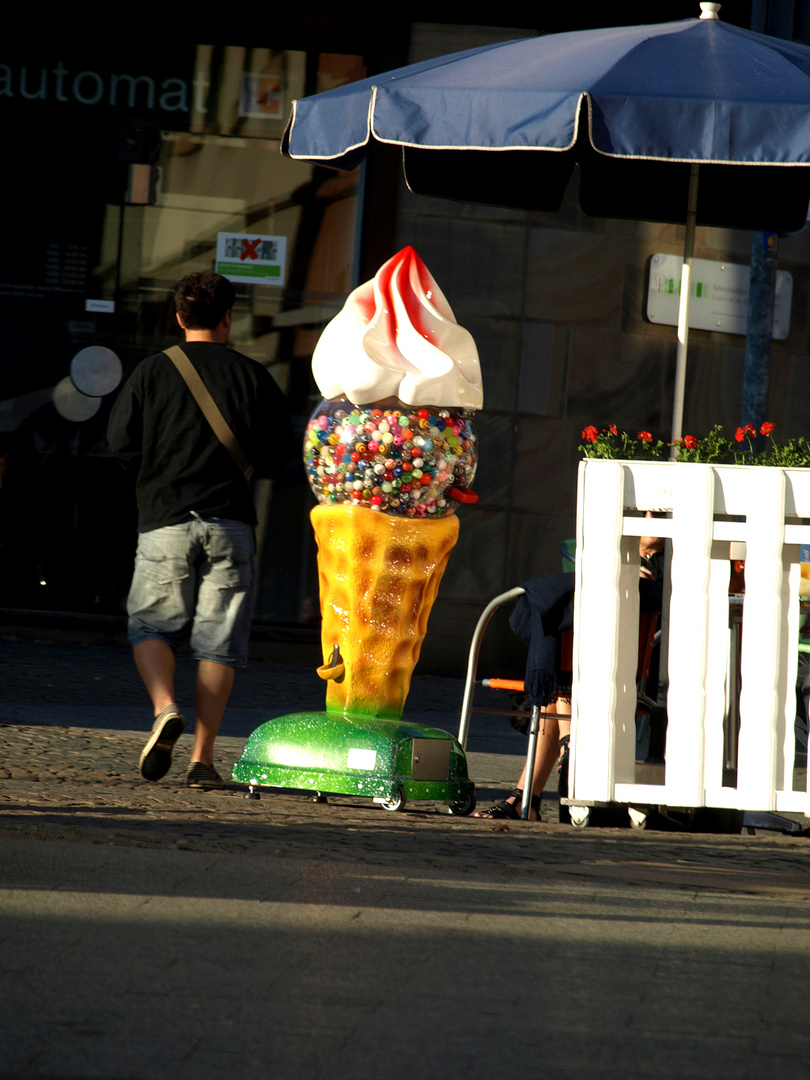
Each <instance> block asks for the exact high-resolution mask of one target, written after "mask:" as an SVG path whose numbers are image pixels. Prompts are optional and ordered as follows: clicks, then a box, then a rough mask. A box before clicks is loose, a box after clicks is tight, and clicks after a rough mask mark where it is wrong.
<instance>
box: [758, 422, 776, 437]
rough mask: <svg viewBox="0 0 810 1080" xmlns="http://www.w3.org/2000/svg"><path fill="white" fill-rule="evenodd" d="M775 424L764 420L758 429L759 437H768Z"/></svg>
mask: <svg viewBox="0 0 810 1080" xmlns="http://www.w3.org/2000/svg"><path fill="white" fill-rule="evenodd" d="M775 427H776V424H772V423H771V422H770V420H766V421H765V423H764V424H763V425H762V427H761V428H760V429H759V433H760V435H770V434H771V432H772V431H773V429H774V428H775Z"/></svg>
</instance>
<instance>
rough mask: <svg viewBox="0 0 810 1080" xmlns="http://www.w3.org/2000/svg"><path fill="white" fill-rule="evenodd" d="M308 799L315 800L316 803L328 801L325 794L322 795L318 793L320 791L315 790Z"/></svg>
mask: <svg viewBox="0 0 810 1080" xmlns="http://www.w3.org/2000/svg"><path fill="white" fill-rule="evenodd" d="M309 801H310V802H317V803H325V802H328V799H327V798H326V796H325V795H322V794H321V793H320V791H316V792H315V794H314V795H313V796H312V798H311V799H310V800H309Z"/></svg>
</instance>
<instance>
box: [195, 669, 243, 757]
mask: <svg viewBox="0 0 810 1080" xmlns="http://www.w3.org/2000/svg"><path fill="white" fill-rule="evenodd" d="M235 674H236V672H235V669H234V668H232V667H229V666H228V665H227V664H215V663H214V662H213V661H211V660H200V662H199V663H198V664H197V684H196V694H197V716H196V720H195V727H194V750H193V752H192V755H191V760H192V763H193V762H195V761H202V762H204V763H205V764H206V765H213V764H214V740H215V739H216V737H217V732H218V731H219V725H220V724H221V723H222V716H223V714H224V712H225V706H226V705H227V704H228V698H229V697H230V694H231V688H232V687H233V680H234V675H235Z"/></svg>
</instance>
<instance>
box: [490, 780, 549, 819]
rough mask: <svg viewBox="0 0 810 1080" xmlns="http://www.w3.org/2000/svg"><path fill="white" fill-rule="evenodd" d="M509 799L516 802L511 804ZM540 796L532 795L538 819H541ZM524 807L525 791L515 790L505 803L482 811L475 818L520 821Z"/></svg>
mask: <svg viewBox="0 0 810 1080" xmlns="http://www.w3.org/2000/svg"><path fill="white" fill-rule="evenodd" d="M509 799H514V800H515V801H514V802H509ZM540 801H541V800H540V796H539V795H532V802H531V806H532V810H536V811H537V817H538V819H539V817H540ZM522 805H523V791H522V790H521V789H520V788H515V790H514V791H513V792H512V794H511V795H507V797H506V798H505V799H504V800H503V802H499V803H496V804H495V805H494V806H491V807H490V808H489V809H488V810H482V811H481V813H480V814H475V815H474V817H478V818H485V819H487V820H489V821H498V820H504V819H506V820H508V821H520V808H521V806H522Z"/></svg>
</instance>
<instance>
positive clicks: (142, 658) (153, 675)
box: [132, 640, 175, 716]
mask: <svg viewBox="0 0 810 1080" xmlns="http://www.w3.org/2000/svg"><path fill="white" fill-rule="evenodd" d="M132 655H133V657H134V658H135V666H136V667H137V669H138V674H139V675H140V676H141V678H142V679H143V684H144V686H145V687H146V692H147V693H148V694H149V697H150V698H151V699H152V705H153V707H154V710H155V716H158V714H159V713H161V712H162V711H163V710H164V709H165V708H166V706H167V705H171V704H172V703H173V702H174V668H175V663H174V652H173V651H172V648H171V646H170V645H167V644H166V642H165V641H157V640H150V641H139V642H138V644H137V645H135V646H134V647H133V649H132Z"/></svg>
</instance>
